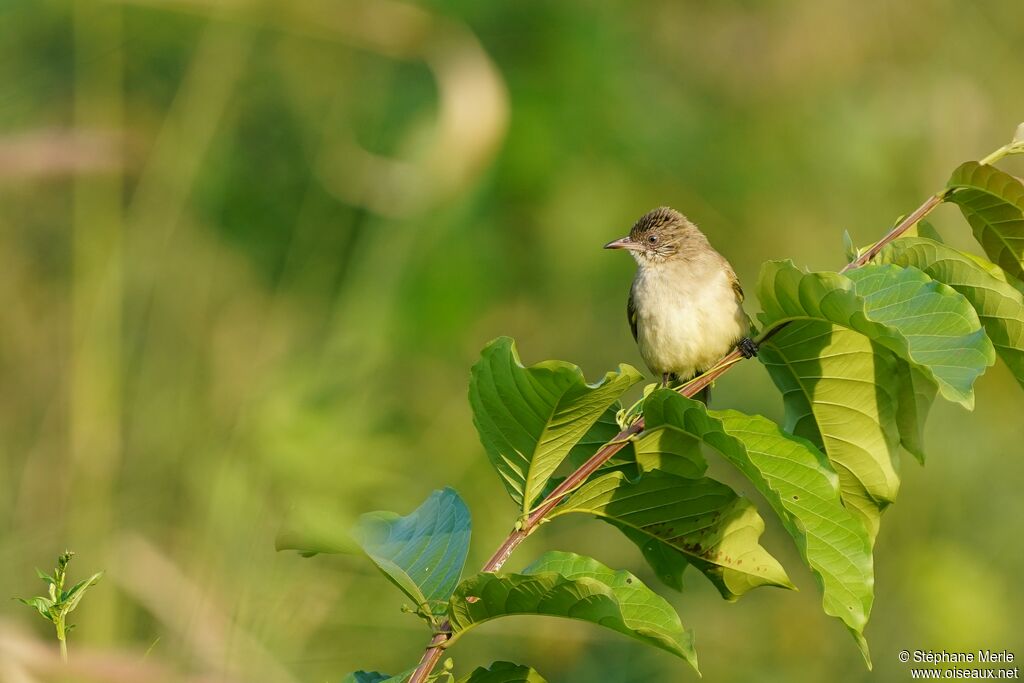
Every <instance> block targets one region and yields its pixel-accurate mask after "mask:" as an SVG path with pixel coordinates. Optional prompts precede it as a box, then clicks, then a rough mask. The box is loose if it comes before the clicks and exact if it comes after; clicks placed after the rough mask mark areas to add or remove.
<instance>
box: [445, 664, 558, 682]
mask: <svg viewBox="0 0 1024 683" xmlns="http://www.w3.org/2000/svg"><path fill="white" fill-rule="evenodd" d="M459 683H547V680H546V679H545V678H544V677H543V676H541V675H540V674H539V673H537V672H536V671H535V670H533V669H531V668H530V667H528V666H523V665H522V664H513V663H512V662H494V663H493V664H491V665H490V666H489V667H487V668H486V669H485V668H484V667H482V666H480V667H477V668H476V669H474V670H473V672H472V673H470V674H469V675H468V676H465V677H463V678H460V679H459Z"/></svg>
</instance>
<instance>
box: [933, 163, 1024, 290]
mask: <svg viewBox="0 0 1024 683" xmlns="http://www.w3.org/2000/svg"><path fill="white" fill-rule="evenodd" d="M947 187H949V188H950V189H951V190H953V192H952V193H951V194H950V195H949V196H948V197H947V199H946V201H950V202H954V203H955V204H957V205H959V206H960V210H961V211H962V212H963V214H964V217H965V218H966V219H967V222H968V223H970V224H971V230H972V231H973V232H974V237H975V239H977V240H978V242H979V243H980V244H981V246H982V248H983V249H984V250H985V253H986V254H988V257H989V258H990V259H992V260H993V261H995V262H996V264H997V265H999V266H1000V267H1002V268H1004V269H1005V270H1006V271H1007V272H1009V273H1010V274H1011V275H1013V276H1014V277H1016V278H1024V184H1022V183H1021V181H1020V180H1018V179H1017V178H1015V177H1013V176H1012V175H1010V174H1009V173H1003V172H1002V171H1000V170H999V169H998V168H996V167H995V166H989V165H987V164H979V163H978V162H976V161H968V162H967V163H965V164H961V165H960V166H959V167H958V168H957V169H956V170H955V171H953V175H952V176H951V177H950V179H949V183H948V185H947Z"/></svg>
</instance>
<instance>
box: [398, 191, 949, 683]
mask: <svg viewBox="0 0 1024 683" xmlns="http://www.w3.org/2000/svg"><path fill="white" fill-rule="evenodd" d="M948 194H949V191H948V190H946V191H943V192H939V193H937V194H934V195H932V196H931V197H929V198H928V199H927V200H925V202H924V203H923V204H921V206H919V207H917V209H916V210H914V212H913V213H911V214H910V215H909V216H907V217H906V218H904V219H903V220H902V221H900V222H899V223H898V224H897V225H896V226H895V227H894V228H892V230H890V231H889V232H888V233H886V235H885V236H884V237H883V238H882V239H880V240H879V241H878V242H876V243H875V244H874V245H872V246H871V248H869V249H867V250H865V252H864V253H863V254H861V255H860V256H859V257H858V258H857V259H856V260H854V261H851V262H850V263H848V264H846V265H845V266H844V267H843V268H842V270H840V271H839V272H840V273H846V272H848V271H851V270H853V269H855V268H860V267H861V266H863V265H864V264H866V263H867V262H869V261H870V260H871V259H873V258H874V257H875V256H876V255H877V254H878V252H880V251H881V250H882V249H883V248H884V247H885V245H887V244H889V243H890V242H892V241H893V240H894V239H896V238H898V237H899V236H900V235H902V234H903V233H905V232H906V231H907V230H909V229H910V228H911V227H913V226H914V224H916V223H917V222H918V221H920V220H921V219H922V218H924V217H925V216H927V215H928V214H929V213H931V212H932V210H934V209H935V207H936V206H938V205H939V204H941V203H942V201H943V200H944V199H945V198H946V196H947V195H948ZM787 324H789V323H788V322H784V323H781V324H779V325H776V326H774V327H772V328H770V329H768V330H767V331H766V332H765V333H764V334H763V335H761V341H762V342H764V341H765V340H767V339H769V338H771V337H772V336H774V335H775V334H776V333H777V332H778V331H779V330H781V329H782V328H784V327H785V326H786V325H787ZM741 360H745V358H744V356H743V355H742V354H741V353H740V352H739V350H733V351H732V352H731V353H729V354H728V355H727V356H725V357H724V358H722V359H721V360H720V361H718V362H717V363H715V365H714V366H712V368H711V369H710V370H708V371H707V372H705V373H703V374H702V375H700V376H699V377H697V378H695V379H694V380H692V381H690V382H687V383H686V384H685V385H683V386H682V387H680V388H679V389H678V391H679V393H680V394H682V395H683V396H686V397H688V398H693V397H694V396H696V395H697V394H698V393H700V392H701V391H702V390H703V389H704V388H705V387H707V386H709V385H710V384H712V383H713V382H714V381H715V380H716V379H718V378H719V377H721V376H722V375H724V374H725V373H727V372H728V371H729V370H730V369H731V368H732V367H733V366H735V365H736V364H737V363H739V361H741ZM643 430H644V420H643V418H640V419H638V420H636V421H635V422H634V423H633V424H631V425H630V426H629V427H627V428H626V429H624V430H622V431H621V432H619V433H618V434H617V435H616V436H615V438H614V439H612V440H611V441H609V442H608V443H606V444H605V445H604V446H602V447H601V449H600V450H599V451H597V453H595V454H594V455H592V456H591V457H590V459H589V460H587V461H586V462H585V463H583V464H582V465H580V467H579V468H578V469H577V470H576V471H575V472H573V473H572V474H570V475H569V476H568V477H566V478H565V480H564V481H563V482H562V483H561V484H559V485H558V486H557V487H555V489H554V490H553V491H551V493H549V494H548V495H547V496H546V497H545V498H544V500H542V501H541V503H540V505H538V506H537V507H536V508H534V510H533V512H531V513H530V514H529V516H528V517H527V518H526V520H525V521H524V522H523V524H522V525H521V526H519V527H518V528H516V529H513V530H512V532H510V533H509V535H508V536H507V537H506V538H505V541H504V542H503V543H502V544H501V545H500V546H499V547H498V549H497V550H496V551H494V554H493V555H491V559H489V560H487V563H486V564H485V565H484V566H483V569H481V570H480V571H481V572H496V571H498V570H499V569H501V567H502V566H503V565H504V564H505V562H506V561H508V558H509V557H511V555H512V553H513V552H514V551H515V549H516V548H517V547H519V544H520V543H522V542H523V541H525V540H526V538H527V537H528V536H529V535H530V534H531V533H533V531H534V530H535V529H536V528H537V527H538V526H539V525H540V524H541V523H542V522H543V521H544V517H545V516H546V515H547V514H548V513H549V512H551V510H553V509H554V508H555V507H557V506H558V504H559V503H561V502H562V501H563V500H564V499H565V498H566V496H567V495H568V494H569V493H571V492H572V491H573V490H575V489H576V487H577V486H579V485H580V484H582V483H583V482H584V481H586V480H587V478H589V477H590V475H591V474H593V473H594V472H596V471H597V470H598V469H599V468H600V467H601V466H602V465H604V464H605V463H606V462H608V461H609V460H610V459H611V458H612V456H614V455H615V454H616V453H618V452H619V451H620V450H622V449H623V448H625V447H626V444H627V443H629V441H630V440H632V439H633V438H635V437H636V436H637V435H639V434H641V433H642V432H643ZM450 630H451V624H450V623H449V622H447V621H444V622H442V624H441V628H440V631H439V632H438V633H437V634H435V635H434V637H433V638H431V640H430V643H429V644H428V645H427V648H426V650H425V651H424V653H423V657H422V658H421V659H420V663H419V665H418V666H417V667H416V670H415V671H414V672H413V674H412V677H411V678H409V683H425V681H426V680H427V677H428V676H430V673H431V672H432V671H433V670H434V667H435V666H437V662H438V661H439V660H440V659H441V655H442V654H443V653H444V648H445V643H446V642H447V641H448V639H449V638H450V637H451V633H450Z"/></svg>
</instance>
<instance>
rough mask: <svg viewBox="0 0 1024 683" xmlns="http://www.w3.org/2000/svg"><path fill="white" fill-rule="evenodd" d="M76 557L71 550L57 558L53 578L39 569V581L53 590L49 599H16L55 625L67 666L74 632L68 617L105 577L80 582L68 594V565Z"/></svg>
mask: <svg viewBox="0 0 1024 683" xmlns="http://www.w3.org/2000/svg"><path fill="white" fill-rule="evenodd" d="M73 555H74V553H73V552H71V551H70V550H65V551H64V553H63V554H62V555H61V556H60V557H58V558H57V568H56V569H55V570H54V572H53V576H49V575H48V574H44V573H43V572H41V571H39V570H38V569H37V570H36V574H38V575H39V578H40V579H42V580H43V581H44V582H46V584H47V586H48V587H49V591H48V593H49V595H46V596H42V595H38V596H36V597H34V598H28V599H26V598H15V599H16V600H17V601H18V602H21V603H22V604H25V605H28V606H29V607H32V608H33V609H35V610H36V611H38V612H39V614H40V616H42V617H43V618H44V619H46V620H47V621H49V622H51V623H52V624H53V626H54V628H55V629H56V630H57V640H58V641H59V642H60V658H61V660H63V661H65V662H66V661H68V645H67V634H68V632H69V631H71V629H72V628H74V626H73V625H72V624H68V623H67V616H68V614H70V613H71V612H73V611H74V610H75V608H76V607H78V603H79V602H81V601H82V596H83V595H85V592H86V591H87V590H89V589H90V588H91V587H93V586H94V585H96V582H97V581H99V580H100V577H101V576H103V572H97V573H95V574H93V575H92V576H90V577H89V578H88V579H84V580H82V581H79V582H78V583H76V584H75V585H74V586H72V587H71V588H69V589H68V590H64V581H65V579H66V578H67V569H68V563H69V562H71V557H72V556H73Z"/></svg>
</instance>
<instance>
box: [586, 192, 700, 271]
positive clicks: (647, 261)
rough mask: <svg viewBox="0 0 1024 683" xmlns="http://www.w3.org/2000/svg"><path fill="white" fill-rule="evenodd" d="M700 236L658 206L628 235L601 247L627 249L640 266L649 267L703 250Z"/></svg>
mask: <svg viewBox="0 0 1024 683" xmlns="http://www.w3.org/2000/svg"><path fill="white" fill-rule="evenodd" d="M707 244H708V241H707V238H706V237H704V233H702V232H701V231H700V229H698V228H697V226H696V225H694V224H693V223H691V222H690V221H689V220H688V219H687V218H686V216H684V215H683V214H681V213H679V212H678V211H676V210H675V209H671V208H669V207H667V206H662V207H659V208H657V209H654V210H653V211H648V212H647V213H645V214H644V215H643V216H641V217H640V220H638V221H637V222H636V223H634V224H633V229H632V230H630V231H629V235H627V236H626V237H623V238H622V239H617V240H615V241H614V242H609V243H608V244H606V245H604V248H605V249H628V250H629V252H630V253H631V254H632V255H633V258H634V259H636V262H637V263H638V264H640V265H651V264H655V263H661V262H663V261H668V260H671V259H677V258H686V257H687V255H688V254H692V253H695V252H699V251H701V250H703V248H705V247H706V246H707Z"/></svg>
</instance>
